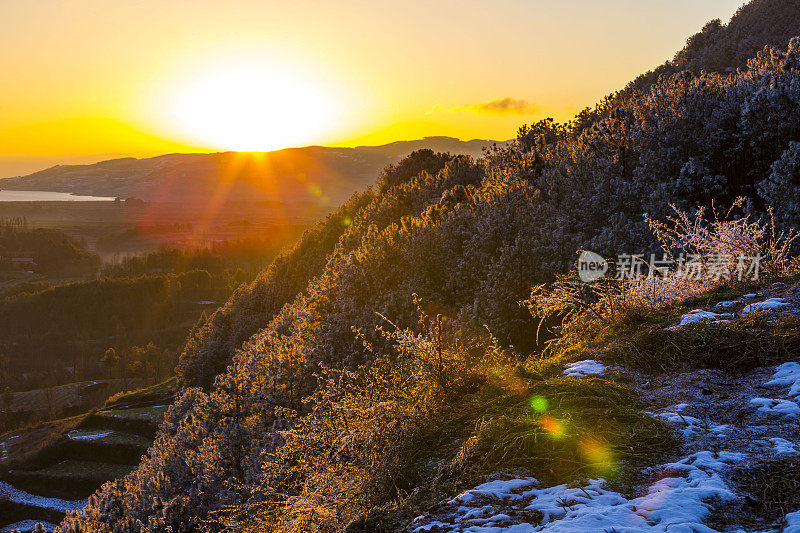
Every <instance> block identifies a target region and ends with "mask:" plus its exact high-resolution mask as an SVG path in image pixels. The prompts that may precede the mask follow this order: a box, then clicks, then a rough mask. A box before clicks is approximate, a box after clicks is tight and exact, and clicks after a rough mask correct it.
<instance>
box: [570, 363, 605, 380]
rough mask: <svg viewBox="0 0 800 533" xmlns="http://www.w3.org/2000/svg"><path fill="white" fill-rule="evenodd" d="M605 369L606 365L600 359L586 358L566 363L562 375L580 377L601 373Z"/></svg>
mask: <svg viewBox="0 0 800 533" xmlns="http://www.w3.org/2000/svg"><path fill="white" fill-rule="evenodd" d="M605 369H606V366H605V365H604V364H603V363H601V362H600V361H594V360H592V359H587V360H585V361H578V362H576V363H570V364H568V365H567V367H566V368H565V369H564V375H565V376H567V377H570V378H582V377H584V376H590V375H594V374H602V373H603V371H604V370H605Z"/></svg>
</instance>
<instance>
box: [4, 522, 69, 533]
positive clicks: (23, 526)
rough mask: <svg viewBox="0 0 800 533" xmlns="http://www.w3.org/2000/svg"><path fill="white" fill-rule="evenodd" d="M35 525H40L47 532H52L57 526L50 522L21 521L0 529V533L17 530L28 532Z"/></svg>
mask: <svg viewBox="0 0 800 533" xmlns="http://www.w3.org/2000/svg"><path fill="white" fill-rule="evenodd" d="M36 524H42V525H43V526H44V528H45V529H46V530H47V531H53V530H54V529H55V528H56V527H58V525H57V524H53V523H52V522H45V521H43V520H23V521H22V522H15V523H13V524H9V525H7V526H5V527H3V528H0V533H7V532H10V531H14V530H17V529H19V530H20V531H30V530H33V528H35V527H36Z"/></svg>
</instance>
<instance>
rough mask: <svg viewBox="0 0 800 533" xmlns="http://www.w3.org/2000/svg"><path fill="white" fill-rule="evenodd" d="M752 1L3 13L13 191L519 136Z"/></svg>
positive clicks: (78, 8)
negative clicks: (235, 156) (325, 148)
mask: <svg viewBox="0 0 800 533" xmlns="http://www.w3.org/2000/svg"><path fill="white" fill-rule="evenodd" d="M742 3H743V0H604V1H598V0H560V1H558V2H553V1H551V0H493V1H491V2H487V1H486V0H481V1H477V0H404V1H402V2H393V1H388V0H369V1H367V0H313V1H312V0H293V1H291V2H289V1H286V0H280V1H273V0H248V1H245V0H170V1H167V2H165V1H164V0H136V1H129V0H0V51H2V53H0V72H2V84H0V177H8V176H12V175H18V174H24V173H28V172H32V171H35V170H39V169H42V168H45V167H49V166H52V165H54V164H59V163H84V162H93V161H99V160H103V159H111V158H114V157H122V156H134V157H147V156H153V155H158V154H162V153H170V152H189V151H191V152H207V151H221V150H246V151H256V150H272V149H278V148H283V147H288V146H305V145H311V144H322V145H337V146H357V145H364V144H383V143H387V142H391V141H396V140H404V139H416V138H421V137H424V136H429V135H447V136H452V137H459V138H462V139H465V140H466V139H473V138H480V139H494V140H504V139H509V138H512V137H513V136H514V135H515V133H516V130H517V128H518V127H519V126H520V125H522V124H524V123H530V122H533V121H536V120H539V119H541V118H545V117H548V116H550V117H554V118H556V119H559V120H567V119H569V118H570V117H571V116H573V115H574V114H575V113H576V112H577V111H580V110H581V109H583V108H585V107H587V106H590V105H593V104H594V103H595V102H596V101H598V100H599V99H601V98H602V97H603V96H605V95H607V94H609V93H611V92H613V91H615V90H617V89H620V88H622V87H624V86H625V84H626V83H627V82H628V81H630V80H631V79H633V78H635V77H636V76H637V75H638V74H640V73H642V72H645V71H647V70H650V69H652V68H654V67H655V66H657V65H659V64H661V63H663V62H664V61H665V60H666V59H669V58H671V57H672V56H673V55H674V54H675V52H677V51H678V50H679V49H681V48H682V47H683V45H684V44H685V42H686V39H687V38H688V37H689V36H691V35H692V34H694V33H696V32H697V31H699V30H700V29H701V28H702V26H703V25H704V24H705V22H707V21H708V20H711V19H714V18H720V19H722V20H723V21H724V22H727V20H729V19H730V17H731V16H732V15H733V13H734V12H735V11H736V9H737V8H738V7H739V6H741V5H742Z"/></svg>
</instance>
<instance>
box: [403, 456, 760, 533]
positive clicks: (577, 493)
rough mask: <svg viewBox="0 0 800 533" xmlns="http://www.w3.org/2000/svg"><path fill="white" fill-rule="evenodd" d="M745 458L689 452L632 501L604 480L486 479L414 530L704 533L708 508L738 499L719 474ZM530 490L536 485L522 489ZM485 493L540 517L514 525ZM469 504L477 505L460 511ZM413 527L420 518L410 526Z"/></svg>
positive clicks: (494, 532)
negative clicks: (544, 483) (546, 483)
mask: <svg viewBox="0 0 800 533" xmlns="http://www.w3.org/2000/svg"><path fill="white" fill-rule="evenodd" d="M744 459H745V455H744V454H741V453H733V452H724V451H723V452H720V453H718V454H716V455H715V454H714V453H712V452H710V451H701V452H698V453H694V454H692V455H690V456H688V457H686V458H684V459H683V460H681V461H678V462H675V463H668V464H665V465H662V467H661V468H660V471H661V474H662V475H663V476H666V477H663V478H662V479H659V480H657V481H655V482H654V483H653V484H652V485H651V486H650V487H649V488H648V490H647V493H646V494H645V495H644V496H641V497H638V498H633V499H630V500H629V499H627V498H625V497H624V496H622V495H621V494H619V493H617V492H615V491H612V490H607V489H606V488H604V487H605V480H603V479H595V480H590V481H589V482H588V483H586V484H585V485H583V486H582V487H570V486H568V485H557V486H554V487H547V488H542V489H538V488H535V485H536V480H534V479H533V478H523V479H513V480H508V481H492V482H490V483H485V484H483V485H479V486H478V487H475V488H474V489H472V490H469V491H466V492H464V493H462V494H459V495H458V496H456V497H455V498H453V499H452V500H450V501H449V502H447V505H448V506H451V507H454V508H455V509H454V513H453V514H452V515H450V516H448V517H446V518H444V517H438V518H439V519H437V520H435V521H431V522H428V523H427V524H424V525H419V526H417V527H416V528H414V529H412V531H414V532H415V533H417V532H424V531H430V530H432V529H433V528H434V527H437V528H441V530H444V531H460V532H469V533H501V532H502V533H532V532H538V531H546V532H552V533H578V532H584V531H616V532H617V533H633V532H647V531H652V532H657V531H658V532H666V531H669V532H671V533H675V532H686V533H689V532H692V531H710V529H709V528H708V527H707V526H705V525H703V523H702V521H703V519H704V518H705V517H706V516H707V515H708V514H709V512H710V511H711V509H712V506H711V505H710V504H709V503H706V502H708V501H709V500H722V501H729V500H732V499H734V498H735V497H736V495H735V494H734V493H733V491H732V490H731V489H730V487H728V485H727V484H726V483H725V482H724V481H723V479H722V477H721V474H722V473H723V472H725V471H726V470H728V469H729V468H730V467H731V466H733V465H736V464H739V463H741V462H743V461H744ZM529 486H534V487H533V488H530V489H527V490H525V489H526V487H529ZM486 495H491V496H492V497H493V498H494V499H495V501H496V500H500V501H510V502H513V503H514V504H515V508H517V509H518V508H519V507H520V506H523V505H524V506H525V507H524V510H525V511H528V512H531V511H538V512H540V513H541V515H542V518H541V520H540V521H537V522H538V523H525V522H523V523H516V524H513V525H512V524H510V523H509V518H510V515H509V514H508V513H505V512H497V510H496V509H495V506H494V505H491V504H490V503H489V502H490V501H491V500H487V498H486ZM478 496H484V498H479V497H478ZM470 503H475V504H476V505H480V506H479V507H470V506H469V505H465V504H470ZM443 520H447V522H444V521H443ZM418 521H421V520H416V521H415V523H416V522H418ZM412 527H413V526H412ZM437 531H438V529H437Z"/></svg>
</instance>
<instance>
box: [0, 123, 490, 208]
mask: <svg viewBox="0 0 800 533" xmlns="http://www.w3.org/2000/svg"><path fill="white" fill-rule="evenodd" d="M493 142H494V141H483V140H477V139H476V140H472V141H460V140H458V139H453V138H450V137H428V138H425V139H420V140H416V141H398V142H394V143H391V144H386V145H382V146H359V147H356V148H329V147H323V146H309V147H305V148H288V149H284V150H278V151H274V152H265V153H257V154H241V153H236V152H224V153H215V154H169V155H162V156H159V157H153V158H148V159H134V158H123V159H113V160H110V161H103V162H100V163H96V164H93V165H59V166H56V167H53V168H49V169H47V170H42V171H40V172H36V173H34V174H30V175H28V176H21V177H15V178H6V179H3V180H1V181H0V188H2V189H9V190H33V191H56V192H67V193H74V194H80V195H90V196H110V197H119V198H131V197H132V198H136V199H139V200H145V201H148V202H174V203H180V204H183V205H202V206H205V205H207V202H208V199H209V198H216V199H218V200H227V201H229V202H237V201H239V202H241V201H247V202H270V201H272V202H284V203H297V202H314V203H322V204H324V205H338V204H340V203H342V202H343V201H345V200H346V199H347V198H348V197H349V196H350V195H351V194H352V193H353V192H354V191H357V190H362V189H364V188H366V187H367V186H368V185H371V184H372V182H373V180H374V179H375V175H377V174H378V173H379V172H380V170H381V169H383V168H384V167H386V166H387V165H389V164H392V163H395V162H397V161H398V160H400V159H402V158H403V157H404V156H406V155H407V154H409V153H411V152H412V151H414V150H418V149H421V148H430V149H433V150H435V151H442V152H451V153H455V154H469V155H472V156H479V155H480V154H481V151H482V149H483V148H484V147H490V146H492V144H493ZM500 144H503V143H500ZM220 184H222V185H224V193H223V195H222V196H221V197H220Z"/></svg>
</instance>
